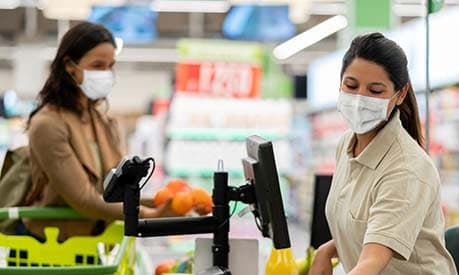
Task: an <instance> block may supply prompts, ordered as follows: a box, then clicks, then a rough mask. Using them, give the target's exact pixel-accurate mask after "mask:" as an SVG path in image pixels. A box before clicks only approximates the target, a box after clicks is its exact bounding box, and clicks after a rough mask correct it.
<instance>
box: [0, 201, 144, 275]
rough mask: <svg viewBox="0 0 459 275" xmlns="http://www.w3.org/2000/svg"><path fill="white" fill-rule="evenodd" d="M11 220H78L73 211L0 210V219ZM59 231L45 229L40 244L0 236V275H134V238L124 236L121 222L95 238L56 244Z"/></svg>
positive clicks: (52, 208) (20, 237) (81, 238)
mask: <svg viewBox="0 0 459 275" xmlns="http://www.w3.org/2000/svg"><path fill="white" fill-rule="evenodd" d="M14 218H34V219H82V218H83V217H81V216H80V215H79V214H78V213H77V212H76V211H74V210H73V209H70V208H59V207H42V208H37V207H14V208H0V220H4V219H14ZM58 235H59V229H58V228H55V227H48V228H46V229H45V236H46V240H45V242H44V243H41V242H39V241H37V240H36V239H35V238H33V237H31V236H17V235H4V234H1V233H0V274H2V275H9V274H11V275H17V274H28V275H32V274H33V275H35V274H36V275H39V274H40V275H41V274H50V275H52V274H65V275H80V274H81V275H83V274H84V275H92V274H94V275H95V274H97V275H101V274H104V275H105V274H116V275H132V274H134V269H135V264H136V249H135V239H134V238H132V237H124V228H123V223H122V222H114V223H112V224H110V225H109V226H108V227H107V229H106V230H105V231H104V232H103V233H102V234H101V235H98V236H76V237H71V238H69V239H68V240H66V241H65V242H63V243H58V241H57V237H58Z"/></svg>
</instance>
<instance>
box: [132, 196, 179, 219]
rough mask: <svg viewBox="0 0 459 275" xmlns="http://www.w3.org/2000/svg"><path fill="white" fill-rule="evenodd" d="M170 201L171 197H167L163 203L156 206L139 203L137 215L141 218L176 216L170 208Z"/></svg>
mask: <svg viewBox="0 0 459 275" xmlns="http://www.w3.org/2000/svg"><path fill="white" fill-rule="evenodd" d="M171 202H172V199H169V200H167V201H166V202H165V203H164V204H162V205H161V206H159V207H156V208H153V207H148V206H145V205H141V206H140V210H139V211H140V213H139V216H140V218H141V219H151V218H164V217H177V216H179V215H177V213H175V212H174V211H173V210H172V208H171Z"/></svg>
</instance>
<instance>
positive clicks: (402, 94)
mask: <svg viewBox="0 0 459 275" xmlns="http://www.w3.org/2000/svg"><path fill="white" fill-rule="evenodd" d="M409 89H410V83H406V84H405V86H403V87H402V89H401V90H400V95H399V96H398V98H397V102H396V105H400V104H402V103H403V101H404V100H405V97H406V95H407V94H408V90H409Z"/></svg>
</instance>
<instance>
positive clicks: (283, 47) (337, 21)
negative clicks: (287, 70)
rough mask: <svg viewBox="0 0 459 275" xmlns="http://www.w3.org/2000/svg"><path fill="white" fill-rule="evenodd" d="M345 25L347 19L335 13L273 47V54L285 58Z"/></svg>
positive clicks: (278, 57)
mask: <svg viewBox="0 0 459 275" xmlns="http://www.w3.org/2000/svg"><path fill="white" fill-rule="evenodd" d="M346 26H347V19H346V17H344V16H343V15H336V16H333V17H332V18H330V19H327V20H325V21H323V22H322V23H320V24H317V25H315V26H314V27H312V28H310V29H309V30H307V31H305V32H303V33H301V34H299V35H297V36H295V37H293V38H291V39H289V40H287V41H286V42H284V43H282V44H280V45H279V46H277V47H276V48H274V51H273V54H274V56H275V57H276V58H277V59H280V60H283V59H287V58H289V57H291V56H293V55H294V54H296V53H298V52H300V51H302V50H303V49H305V48H307V47H309V46H311V45H312V44H314V43H316V42H319V41H320V40H322V39H324V38H325V37H327V36H329V35H332V34H334V33H335V32H337V31H339V30H342V29H344V28H345V27H346Z"/></svg>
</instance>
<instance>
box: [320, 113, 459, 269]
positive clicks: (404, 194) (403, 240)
mask: <svg viewBox="0 0 459 275" xmlns="http://www.w3.org/2000/svg"><path fill="white" fill-rule="evenodd" d="M355 141H356V140H355V135H353V134H352V133H347V134H345V135H344V137H343V138H342V139H341V141H340V143H339V145H338V148H337V153H336V161H337V166H336V170H335V173H334V176H333V182H332V186H331V189H330V194H329V196H328V199H327V205H326V216H327V220H328V223H329V225H330V231H331V234H332V236H333V239H334V240H335V243H336V248H337V251H338V256H339V259H340V262H341V263H342V265H343V267H344V269H345V271H346V272H349V271H351V270H352V268H354V267H355V266H356V264H357V262H358V259H359V256H360V252H361V251H362V248H363V245H364V244H367V243H378V244H381V245H384V246H386V247H389V248H391V249H392V250H393V251H395V252H396V254H395V257H393V258H392V260H391V262H390V263H389V265H388V266H387V267H386V269H385V270H384V272H383V273H382V274H384V275H398V274H400V275H411V274H412V275H427V274H429V275H430V274H435V275H451V274H457V271H456V269H455V266H454V262H453V259H452V258H451V256H450V254H449V253H448V251H447V250H446V248H445V241H444V230H445V228H444V219H443V215H442V213H441V208H440V192H439V191H440V190H439V189H440V179H439V176H438V173H437V170H436V168H435V166H434V164H433V162H432V161H431V159H430V157H429V156H428V155H427V154H426V153H425V152H424V150H423V149H422V148H421V147H420V146H419V145H418V144H417V143H416V141H415V140H413V139H412V138H411V137H410V136H409V134H408V133H407V132H406V131H405V129H404V128H403V127H402V124H401V121H400V119H399V113H398V111H397V113H396V114H395V115H394V116H393V118H392V119H391V120H390V121H389V122H388V123H387V124H386V125H385V127H384V128H383V129H381V130H380V132H379V133H378V134H377V136H376V137H375V138H374V139H373V140H372V141H371V143H370V144H369V145H368V146H367V147H366V148H365V149H364V151H363V152H362V153H360V155H359V156H358V157H353V153H352V151H353V150H352V148H353V147H354V144H355Z"/></svg>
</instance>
